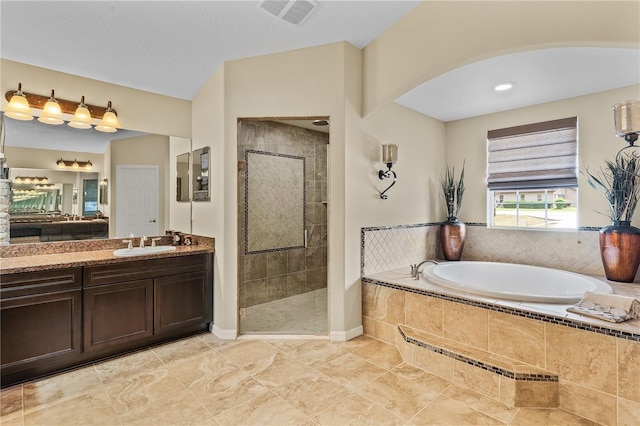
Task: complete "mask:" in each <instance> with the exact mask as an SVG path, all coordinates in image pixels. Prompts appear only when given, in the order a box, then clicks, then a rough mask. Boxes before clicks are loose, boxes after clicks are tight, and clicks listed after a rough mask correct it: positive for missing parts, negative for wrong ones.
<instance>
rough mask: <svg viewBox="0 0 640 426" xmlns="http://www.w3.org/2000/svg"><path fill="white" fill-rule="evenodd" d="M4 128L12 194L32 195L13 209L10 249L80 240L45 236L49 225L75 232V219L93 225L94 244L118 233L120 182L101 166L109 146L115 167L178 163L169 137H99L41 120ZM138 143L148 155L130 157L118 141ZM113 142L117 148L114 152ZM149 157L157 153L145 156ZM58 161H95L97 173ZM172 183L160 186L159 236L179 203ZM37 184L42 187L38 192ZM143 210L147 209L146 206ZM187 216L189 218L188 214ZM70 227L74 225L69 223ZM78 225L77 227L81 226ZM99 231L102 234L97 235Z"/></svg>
mask: <svg viewBox="0 0 640 426" xmlns="http://www.w3.org/2000/svg"><path fill="white" fill-rule="evenodd" d="M4 122H5V127H6V137H5V151H4V152H5V155H6V157H7V164H8V165H9V167H10V169H9V173H10V176H9V177H10V179H11V180H12V188H13V189H20V190H23V191H29V192H23V193H22V194H20V195H21V199H22V200H23V201H22V202H21V203H16V204H15V205H12V206H11V215H10V221H11V225H10V226H11V239H10V243H11V244H20V243H37V242H40V243H47V242H50V241H61V240H63V239H65V238H66V237H69V238H66V239H69V240H76V239H80V237H79V236H78V235H76V234H73V233H69V235H67V233H62V234H60V235H57V234H56V235H54V234H52V232H53V231H52V230H48V231H51V232H45V230H44V227H46V226H49V224H51V226H52V227H53V225H55V224H58V223H60V222H63V223H64V226H65V227H72V225H74V223H73V222H74V219H76V217H77V218H80V217H82V218H83V219H84V222H90V223H91V234H90V235H89V234H87V235H89V237H90V238H106V237H108V233H109V230H111V231H114V230H115V227H116V223H117V221H118V219H119V217H118V215H117V214H116V213H117V200H116V197H117V196H118V194H117V191H116V186H117V185H116V183H117V181H116V179H115V176H112V173H111V170H110V169H107V170H103V167H104V165H103V161H102V158H103V156H104V157H105V158H106V157H107V156H106V154H105V152H106V149H107V146H109V144H111V148H110V150H109V152H110V155H109V157H110V158H109V159H110V161H111V164H112V166H113V167H115V165H117V164H159V165H163V164H167V165H168V164H170V162H173V161H175V155H174V157H169V156H168V155H169V152H168V151H169V150H168V143H169V137H168V136H163V135H153V134H147V133H142V132H137V131H131V130H126V129H119V130H118V132H117V133H101V132H96V131H93V130H78V129H73V128H71V127H69V126H66V125H64V126H50V125H47V124H42V123H40V122H38V121H37V120H31V121H18V120H12V119H5V120H4ZM97 136H104V140H102V139H100V140H97V139H95V137H97ZM134 137H136V138H141V139H140V140H139V141H136V142H137V143H138V144H140V143H142V144H146V145H149V147H150V149H146V150H141V151H135V153H132V152H131V151H130V150H129V149H128V148H127V144H126V142H121V141H120V140H121V139H130V138H134ZM165 139H166V143H167V149H166V151H165V150H164V149H161V146H160V145H157V146H158V149H157V150H153V149H151V147H152V146H156V145H154V144H156V143H165ZM112 142H115V147H114V144H112ZM162 148H164V147H162ZM149 151H154V152H153V153H151V154H149V155H147V153H149ZM189 151H190V146H189V145H188V144H187V145H186V146H183V147H182V148H181V149H180V150H179V151H177V152H176V154H180V153H183V152H189ZM143 152H144V153H145V154H143ZM165 152H166V154H165ZM60 157H62V158H64V159H65V160H73V159H74V158H77V159H78V161H86V160H87V159H91V160H92V162H93V163H94V164H93V170H92V171H87V170H82V169H80V170H74V169H73V168H70V167H67V168H64V169H63V168H60V167H59V165H57V161H58V160H60ZM151 162H153V163H151ZM165 162H166V163H165ZM166 173H167V175H168V173H169V170H168V167H167V170H166ZM18 176H22V177H40V178H42V177H46V178H47V182H46V183H45V182H37V183H34V182H31V183H30V184H29V185H27V184H26V183H25V184H21V185H20V187H18V186H17V185H15V184H14V182H15V178H16V177H18ZM163 182H165V180H163ZM174 182H175V181H174V180H172V182H171V183H169V180H168V179H166V184H165V185H164V186H161V188H160V190H159V196H160V198H159V202H158V206H157V210H158V211H159V213H158V217H157V220H158V227H159V229H160V230H164V229H169V224H168V220H169V217H170V215H168V214H167V213H164V212H169V208H170V202H174V203H175V201H174V200H173V198H172V199H169V198H168V193H169V189H168V188H169V185H171V187H172V188H173V185H174V184H175V183H174ZM36 184H37V185H40V187H39V188H36V187H35V185H36ZM51 186H53V187H51ZM31 190H33V192H31ZM164 194H167V195H166V196H165V195H164ZM187 194H189V191H187ZM14 195H15V193H14ZM16 201H17V200H16ZM187 204H189V203H181V205H187ZM143 207H146V206H144V205H143ZM96 209H97V210H96ZM98 211H99V212H100V213H99V214H98ZM178 213H182V212H181V211H180V212H178ZM178 213H176V214H178ZM67 215H68V216H67ZM184 215H185V217H189V214H188V213H187V212H185V213H184ZM67 218H68V219H69V220H68V219H67ZM67 221H69V222H71V223H70V224H69V223H66V222H67ZM77 222H79V220H78V221H77ZM76 224H78V225H79V223H76ZM98 226H100V229H97V228H98ZM85 228H86V226H85ZM94 228H96V229H94ZM173 229H180V230H189V227H188V226H183V227H180V228H175V227H174V228H173ZM94 231H95V232H94ZM84 236H85V235H84V234H83V237H84Z"/></svg>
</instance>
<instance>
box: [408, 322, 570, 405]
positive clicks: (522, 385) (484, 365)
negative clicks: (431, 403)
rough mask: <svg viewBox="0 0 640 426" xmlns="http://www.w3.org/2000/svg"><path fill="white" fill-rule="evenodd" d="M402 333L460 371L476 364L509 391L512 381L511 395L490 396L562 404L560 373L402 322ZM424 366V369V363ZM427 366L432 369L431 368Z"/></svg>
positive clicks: (507, 400) (518, 402) (510, 401)
mask: <svg viewBox="0 0 640 426" xmlns="http://www.w3.org/2000/svg"><path fill="white" fill-rule="evenodd" d="M398 332H399V333H400V339H401V341H402V342H403V343H406V344H410V345H415V346H417V347H418V348H420V349H422V350H427V351H430V352H433V353H436V354H439V355H440V356H442V357H446V358H451V359H452V360H453V364H452V365H453V370H456V368H457V370H458V371H462V370H463V369H467V367H468V366H472V367H476V368H478V369H480V370H483V371H482V372H480V371H479V373H482V374H487V373H484V372H488V373H491V374H494V375H497V376H498V378H499V381H500V383H502V384H505V386H502V387H504V388H505V390H506V388H507V386H506V385H507V384H508V385H509V388H511V390H512V391H511V392H508V394H507V393H506V392H500V391H498V392H499V393H498V394H491V392H488V393H487V396H490V397H493V398H497V399H500V400H501V401H503V402H505V403H506V404H507V405H510V406H513V407H523V406H527V407H533V406H535V407H557V406H558V398H557V394H558V374H556V373H554V372H551V371H548V370H545V369H542V368H539V367H536V366H533V365H530V364H526V363H524V362H522V361H517V360H513V359H509V358H506V357H502V356H499V355H496V354H492V353H491V352H487V351H484V350H481V349H477V348H473V347H470V346H467V345H464V344H461V343H458V342H454V341H452V340H449V339H445V338H443V337H439V336H435V335H432V334H429V333H425V332H423V331H419V330H415V329H412V328H411V327H408V326H406V325H402V324H398ZM416 350H418V349H416ZM400 352H401V353H402V352H403V351H402V350H401V351H400ZM459 363H462V364H459ZM456 366H457V367H456ZM420 368H423V369H424V367H423V366H421V367H420ZM426 369H427V370H428V367H427V368H426ZM467 370H468V369H467ZM436 374H437V373H436ZM459 376H461V374H458V375H456V374H452V378H454V377H459ZM455 381H456V380H455V378H454V382H455ZM460 384H465V383H460ZM500 387H501V386H499V387H498V388H500ZM536 387H538V388H540V389H539V392H536ZM474 390H476V391H478V389H474ZM481 393H482V392H481ZM502 393H504V394H505V395H502Z"/></svg>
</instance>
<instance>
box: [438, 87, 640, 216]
mask: <svg viewBox="0 0 640 426" xmlns="http://www.w3.org/2000/svg"><path fill="white" fill-rule="evenodd" d="M627 99H640V86H630V87H625V88H621V89H615V90H609V91H606V92H600V93H596V94H592V95H586V96H579V97H576V98H571V99H566V100H562V101H557V102H550V103H546V104H541V105H534V106H531V107H526V108H518V109H514V110H511V111H506V112H501V113H496V114H488V115H483V116H480V117H475V118H469V119H465V120H458V121H452V122H449V123H447V124H446V158H447V161H448V162H450V163H461V162H462V159H466V168H465V177H466V179H465V186H466V191H465V194H464V204H463V208H462V214H461V219H462V220H463V221H466V222H487V207H486V206H487V190H486V164H487V153H486V150H487V149H486V137H487V131H488V130H493V129H499V128H503V127H511V126H517V125H521V124H528V123H535V122H540V121H547V120H554V119H558V118H566V117H575V116H577V117H578V167H579V168H580V169H581V170H584V169H586V168H587V167H589V168H590V169H591V170H598V169H599V168H600V167H601V166H603V165H604V162H605V161H606V160H613V159H614V158H615V154H616V152H617V151H618V150H619V149H620V148H622V147H624V146H626V142H625V141H624V140H623V139H621V138H618V137H616V135H615V131H614V124H613V110H612V108H611V106H612V105H613V104H615V103H617V102H621V101H624V100H627ZM578 197H579V211H578V215H579V216H578V221H579V225H580V226H605V225H608V224H610V221H609V219H608V218H607V217H605V216H603V215H601V214H599V213H597V211H600V212H603V213H607V211H608V208H607V204H606V201H605V199H604V197H602V196H601V195H600V194H599V193H598V192H596V191H595V190H593V189H592V188H591V187H589V185H588V184H587V182H586V180H585V179H584V177H583V176H580V178H579V188H578ZM634 224H635V225H636V226H637V225H639V224H640V212H636V215H635V219H634Z"/></svg>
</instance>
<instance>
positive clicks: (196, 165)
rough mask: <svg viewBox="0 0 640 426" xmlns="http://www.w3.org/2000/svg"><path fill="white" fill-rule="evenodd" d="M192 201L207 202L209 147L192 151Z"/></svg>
mask: <svg viewBox="0 0 640 426" xmlns="http://www.w3.org/2000/svg"><path fill="white" fill-rule="evenodd" d="M192 187H193V201H209V200H210V196H209V147H208V146H206V147H204V148H200V149H196V150H194V151H193V180H192Z"/></svg>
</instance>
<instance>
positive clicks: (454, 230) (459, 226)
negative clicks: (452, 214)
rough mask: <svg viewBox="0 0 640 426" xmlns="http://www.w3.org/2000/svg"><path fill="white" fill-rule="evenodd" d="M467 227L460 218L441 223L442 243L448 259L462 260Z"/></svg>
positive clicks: (443, 251) (445, 256)
mask: <svg viewBox="0 0 640 426" xmlns="http://www.w3.org/2000/svg"><path fill="white" fill-rule="evenodd" d="M465 234H466V227H465V224H464V223H463V222H460V221H459V220H457V219H455V220H447V221H445V222H442V224H440V244H441V245H442V253H443V254H444V258H445V259H447V260H460V257H462V249H463V247H464V237H465Z"/></svg>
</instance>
